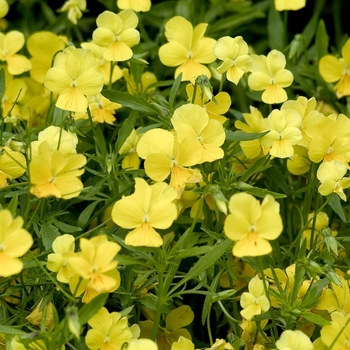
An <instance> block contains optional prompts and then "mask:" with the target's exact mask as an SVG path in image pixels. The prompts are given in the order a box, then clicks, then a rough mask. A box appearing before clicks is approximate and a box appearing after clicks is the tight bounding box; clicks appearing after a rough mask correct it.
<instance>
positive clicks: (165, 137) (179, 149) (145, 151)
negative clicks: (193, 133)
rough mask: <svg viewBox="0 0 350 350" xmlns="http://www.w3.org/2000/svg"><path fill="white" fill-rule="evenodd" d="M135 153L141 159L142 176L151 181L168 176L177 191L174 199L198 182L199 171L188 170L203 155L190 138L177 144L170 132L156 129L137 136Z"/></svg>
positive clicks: (161, 179)
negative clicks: (143, 173) (144, 171)
mask: <svg viewBox="0 0 350 350" xmlns="http://www.w3.org/2000/svg"><path fill="white" fill-rule="evenodd" d="M184 127H185V126H184ZM187 128H190V127H189V126H187ZM136 151H137V154H138V155H139V156H140V158H142V159H145V163H144V166H145V170H146V174H147V175H148V176H149V177H150V178H151V179H152V180H154V181H157V182H160V181H164V180H165V179H166V178H167V177H168V176H169V175H171V178H170V185H171V186H173V187H174V188H175V189H176V190H177V192H178V198H180V196H181V193H182V192H183V190H184V189H185V186H186V184H187V183H197V182H200V181H202V175H201V173H200V171H199V170H198V169H191V168H189V167H191V166H193V165H195V164H199V162H200V161H201V158H202V154H203V150H202V147H201V145H200V144H199V142H198V141H197V140H194V139H193V138H185V139H184V140H183V141H182V142H181V143H180V142H179V141H178V140H177V138H176V137H175V136H174V134H173V133H172V132H171V131H167V130H163V129H158V128H156V129H152V130H149V131H147V132H146V133H145V134H144V135H143V136H142V137H141V139H140V140H139V143H138V145H137V149H136Z"/></svg>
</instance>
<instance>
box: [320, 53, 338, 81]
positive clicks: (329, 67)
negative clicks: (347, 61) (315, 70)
mask: <svg viewBox="0 0 350 350" xmlns="http://www.w3.org/2000/svg"><path fill="white" fill-rule="evenodd" d="M318 67H319V71H320V74H321V76H322V78H323V79H324V80H325V81H326V82H327V83H334V82H335V81H338V80H340V78H341V77H342V75H343V70H344V68H343V66H342V65H341V63H340V62H339V60H338V59H337V58H336V57H335V56H333V55H326V56H323V57H322V58H321V59H320V62H319V66H318Z"/></svg>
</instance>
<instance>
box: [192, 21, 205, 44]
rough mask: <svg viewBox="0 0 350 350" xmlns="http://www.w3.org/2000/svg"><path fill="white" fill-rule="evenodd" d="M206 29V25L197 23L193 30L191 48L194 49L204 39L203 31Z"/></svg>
mask: <svg viewBox="0 0 350 350" xmlns="http://www.w3.org/2000/svg"><path fill="white" fill-rule="evenodd" d="M207 28H208V23H199V24H198V25H197V26H196V27H195V28H194V30H193V38H192V44H191V47H192V48H194V47H196V45H197V44H198V43H199V41H201V40H202V38H203V37H204V34H205V31H206V30H207Z"/></svg>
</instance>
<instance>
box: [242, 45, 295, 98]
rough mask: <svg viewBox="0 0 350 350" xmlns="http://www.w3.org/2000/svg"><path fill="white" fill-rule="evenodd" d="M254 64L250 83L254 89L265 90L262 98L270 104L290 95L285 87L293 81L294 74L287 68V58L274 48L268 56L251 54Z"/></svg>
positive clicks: (249, 78) (249, 79)
mask: <svg viewBox="0 0 350 350" xmlns="http://www.w3.org/2000/svg"><path fill="white" fill-rule="evenodd" d="M251 57H252V59H253V65H252V68H251V72H252V73H251V74H250V75H249V77H248V85H249V87H250V88H251V89H252V90H254V91H264V92H263V94H262V96H261V99H262V100H263V102H265V103H268V104H273V103H281V102H284V101H286V100H287V98H288V96H287V93H286V91H285V90H284V88H286V87H288V86H290V85H291V84H292V82H293V79H294V78H293V74H292V72H291V71H289V70H288V69H285V68H284V67H285V66H286V58H285V56H284V54H283V53H282V52H280V51H277V50H272V51H270V52H269V54H268V55H267V56H264V55H251Z"/></svg>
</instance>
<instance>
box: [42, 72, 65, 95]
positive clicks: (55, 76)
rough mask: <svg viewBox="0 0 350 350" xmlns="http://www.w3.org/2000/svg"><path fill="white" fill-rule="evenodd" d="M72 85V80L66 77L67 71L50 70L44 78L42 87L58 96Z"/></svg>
mask: <svg viewBox="0 0 350 350" xmlns="http://www.w3.org/2000/svg"><path fill="white" fill-rule="evenodd" d="M71 83H72V78H71V77H70V76H69V75H68V73H67V71H65V70H64V69H61V68H57V67H53V68H50V69H49V70H48V71H47V73H46V77H45V82H44V85H45V87H46V88H47V89H49V90H50V91H52V92H54V93H56V94H60V93H62V92H63V91H65V90H67V89H68V88H69V87H70V86H71Z"/></svg>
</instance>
